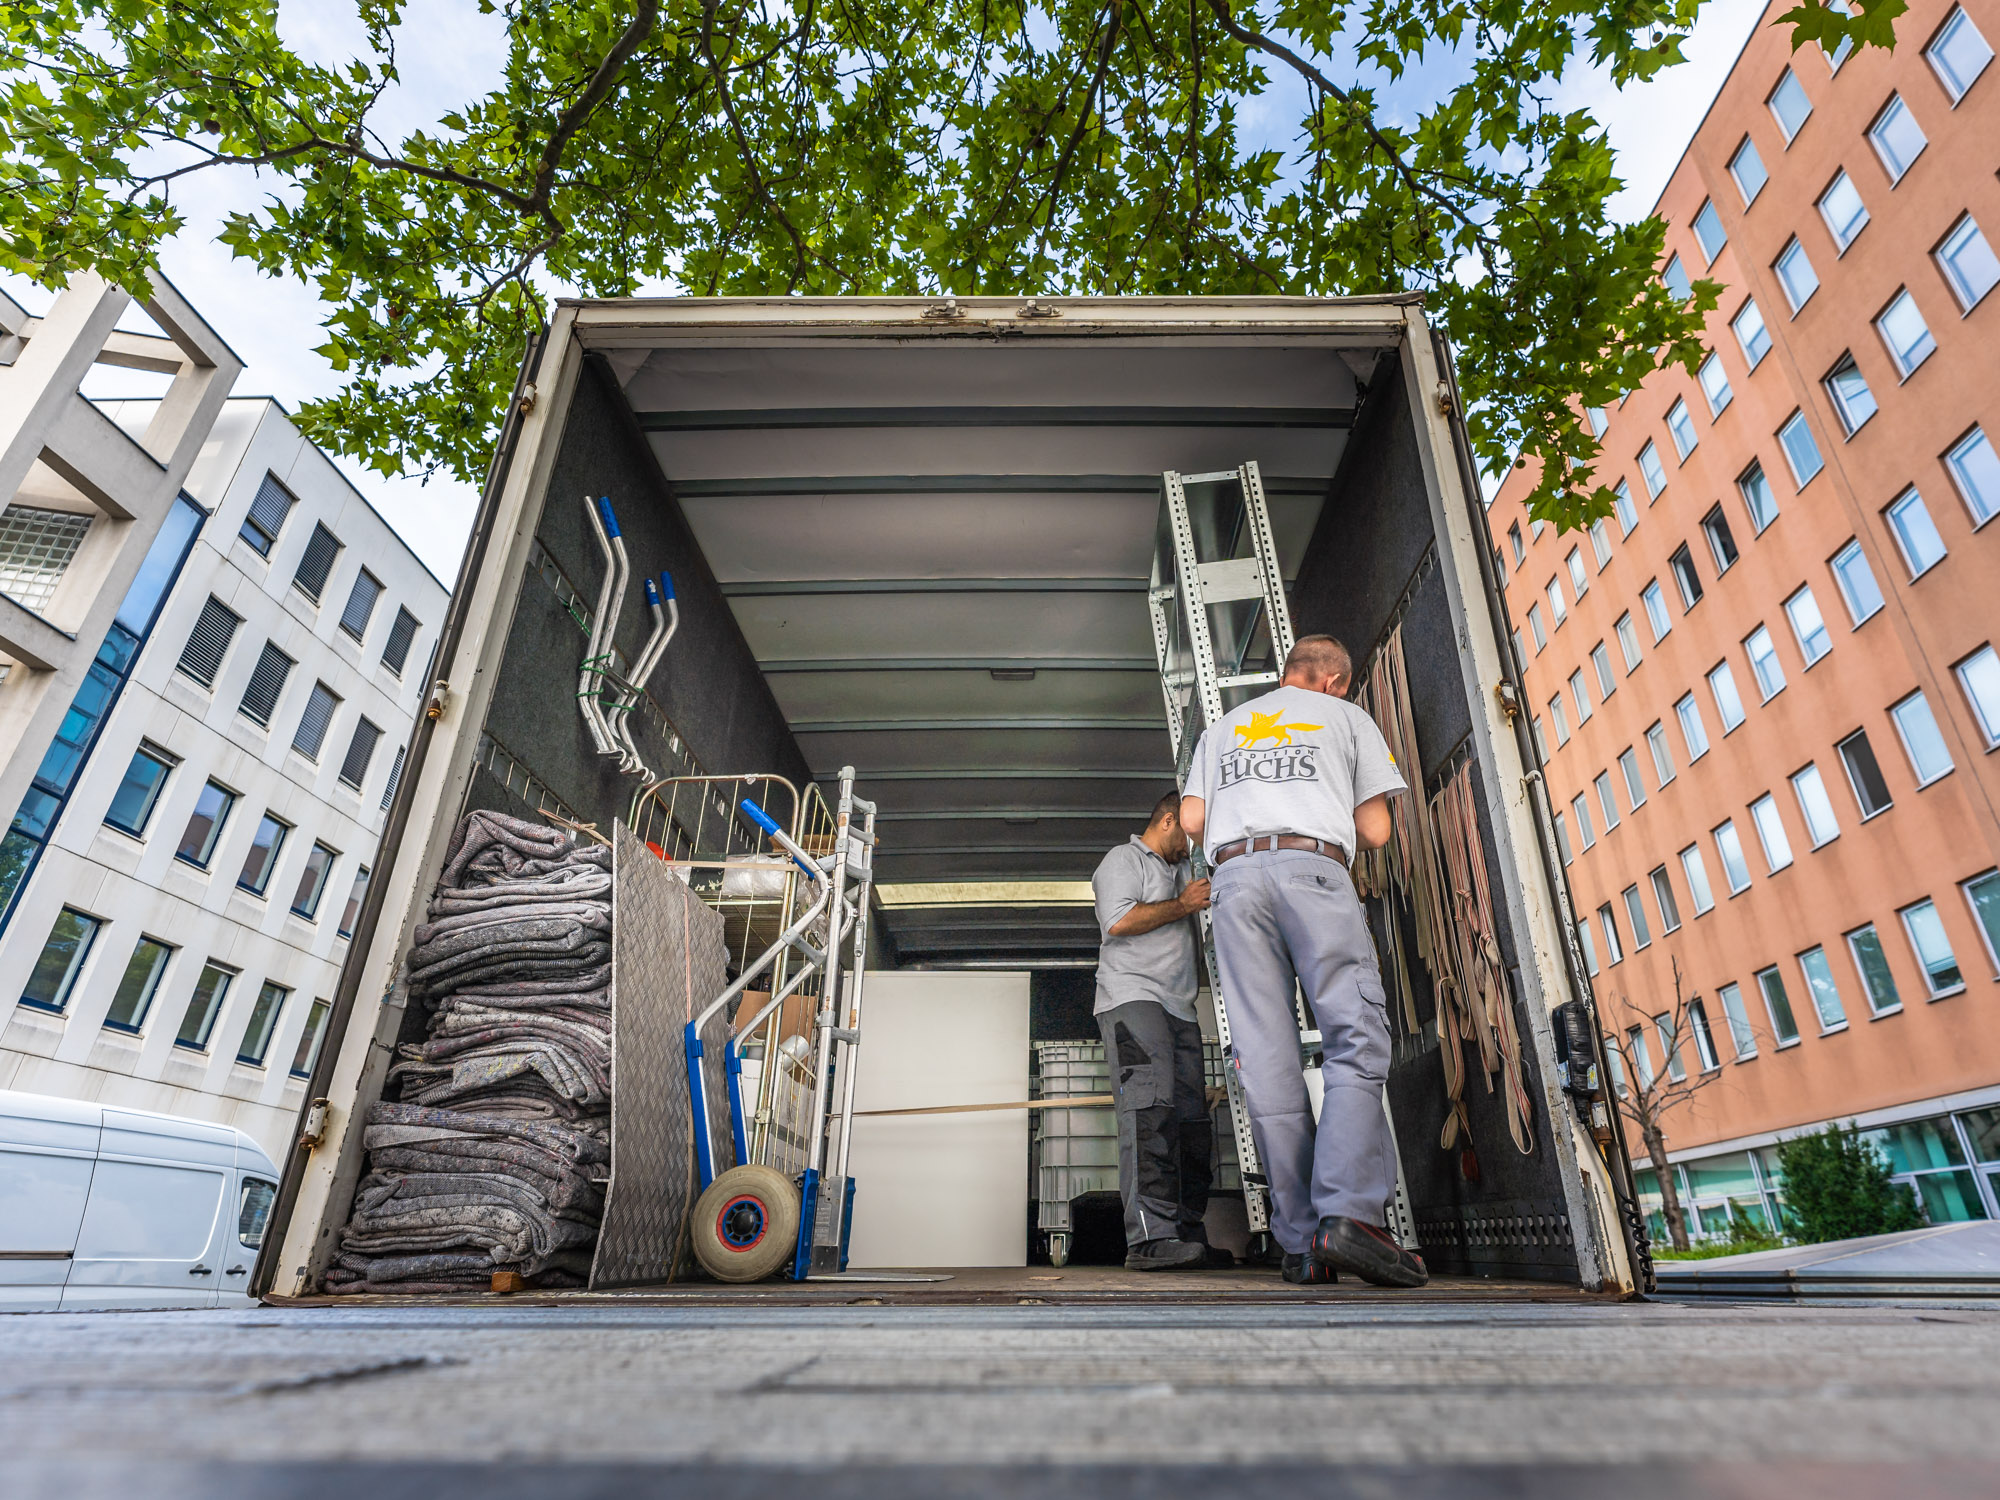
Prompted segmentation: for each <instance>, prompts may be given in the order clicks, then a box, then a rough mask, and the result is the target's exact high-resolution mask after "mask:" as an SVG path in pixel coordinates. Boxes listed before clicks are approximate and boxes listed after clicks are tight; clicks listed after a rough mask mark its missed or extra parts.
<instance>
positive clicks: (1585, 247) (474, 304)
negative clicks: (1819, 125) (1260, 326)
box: [0, 0, 1904, 524]
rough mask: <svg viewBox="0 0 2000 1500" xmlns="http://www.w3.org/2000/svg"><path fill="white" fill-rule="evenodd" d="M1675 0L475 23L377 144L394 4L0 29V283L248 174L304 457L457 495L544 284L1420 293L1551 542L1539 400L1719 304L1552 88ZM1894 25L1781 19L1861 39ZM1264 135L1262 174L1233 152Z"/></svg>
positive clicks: (86, 261)
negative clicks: (313, 397) (318, 59)
mask: <svg viewBox="0 0 2000 1500" xmlns="http://www.w3.org/2000/svg"><path fill="white" fill-rule="evenodd" d="M1701 4H1702V0H1332V3H1319V4H1313V3H1305V0H1256V3H1241V0H1039V3H1035V4H1023V3H1019V0H784V3H775V0H769V3H767V0H480V5H481V8H482V9H483V10H487V11H493V10H495V9H497V10H498V11H499V12H500V13H501V14H502V16H503V17H504V19H505V20H506V22H507V26H508V52H507V59H506V64H505V68H504V71H503V73H502V75H501V76H500V77H499V78H498V79H497V80H496V81H495V83H494V86H493V87H492V89H491V90H490V92H488V93H486V94H485V95H484V96H483V97H481V98H479V99H477V100H476V101H474V102H472V103H470V104H468V105H466V106H465V107H463V108H460V109H457V110H454V111H452V112H449V113H441V114H439V115H438V117H437V118H436V119H435V121H434V122H433V123H431V124H429V125H427V126H425V127H424V128H422V129H419V130H416V131H414V132H411V133H408V134H407V135H405V136H403V138H401V139H394V140H392V139H387V138H385V137H384V135H383V134H381V133H380V132H379V131H378V129H377V127H376V124H375V121H376V120H378V119H379V118H380V115H381V108H380V106H381V104H382V100H383V96H384V94H385V92H386V91H388V90H390V89H392V88H394V87H395V86H396V85H397V83H398V79H399V74H398V71H397V61H396V42H397V29H398V26H399V24H400V23H401V20H402V10H403V5H402V0H360V4H359V9H360V14H361V19H362V21H363V23H364V25H365V27H366V32H367V36H368V40H369V49H368V55H365V56H363V57H361V58H359V59H357V60H355V61H354V62H352V63H351V64H349V65H346V66H343V67H330V66H325V65H321V64H318V63H313V62H309V61H306V60H304V59H302V58H301V57H300V56H298V55H297V54H296V53H295V52H294V51H293V50H292V49H291V48H290V47H288V46H287V45H286V43H285V42H284V40H283V39H282V37H281V36H280V34H279V29H278V25H277V5H276V3H275V0H0V49H4V52H0V90H4V94H3V95H0V267H5V268H7V269H10V270H14V271H19V272H24V273H26V274H27V275H29V276H31V277H33V278H35V279H36V280H38V281H40V282H42V283H43V284H46V285H51V286H61V285H63V284H65V283H66V282H67V281H68V280H69V279H70V278H71V277H74V276H76V275H78V274H80V273H83V272H96V273H99V274H101V275H103V276H105V277H107V278H109V279H111V280H114V281H117V282H120V283H122V284H124V285H126V286H128V287H132V288H134V289H138V288H139V287H141V286H142V285H143V281H144V278H145V275H146V273H147V272H148V271H149V270H151V269H153V268H154V267H155V266H156V264H157V260H158V256H159V253H160V250H161V247H162V245H163V244H164V242H165V241H167V240H168V239H169V238H170V237H172V236H173V235H174V234H175V233H176V232H177V231H178V230H179V229H180V227H181V225H182V223H183V220H182V218H181V216H180V214H179V213H178V211H177V210H176V207H175V191H176V188H177V186H178V185H180V184H182V183H184V182H185V181H186V179H187V178H189V177H190V176H192V175H193V174H195V173H216V172H249V171H256V172H259V173H262V174H266V176H265V180H267V181H269V182H270V183H271V191H270V193H269V195H268V196H267V197H266V198H265V199H264V200H263V202H262V204H261V206H259V207H258V208H256V209H255V210H253V211H249V212H244V213H238V214H235V215H233V216H232V217H231V218H230V219H229V221H228V223H227V226H226V229H225V231H224V239H225V240H226V242H227V243H228V245H229V247H230V248H231V250H232V251H233V253H234V254H235V255H237V256H238V257H240V258H242V259H243V260H245V261H248V262H249V263H251V264H252V265H254V266H256V267H257V268H259V269H260V270H262V271H264V272H266V273H268V274H271V275H276V276H288V277H298V278H302V279H304V280H306V281H309V282H310V283H311V284H312V285H313V286H314V287H315V288H316V290H317V291H318V293H319V295H320V296H321V298H322V299H323V300H324V301H325V302H326V303H327V304H329V305H330V306H331V308H332V312H331V314H330V316H329V317H328V319H327V323H326V328H327V342H326V343H325V345H324V346H323V348H322V350H321V352H322V353H324V354H325V355H326V356H327V358H328V359H329V360H330V361H331V362H332V363H333V365H334V367H335V369H336V370H337V371H339V372H340V373H341V375H342V377H343V381H344V384H343V385H342V387H341V389H340V390H339V391H338V392H337V393H335V394H334V395H332V396H330V397H328V398H327V399H325V400H322V401H317V402H313V403H310V404H308V405H307V406H306V407H305V408H304V409H303V410H302V411H301V412H300V414H299V415H300V421H301V423H302V425H303V426H304V427H305V428H306V429H307V431H308V432H309V433H310V434H311V435H312V436H313V437H314V438H316V439H317V440H318V441H320V442H321V443H323V444H325V445H327V446H329V447H331V448H334V449H336V450H338V451H341V452H345V453H347V454H350V455H353V456H355V457H357V458H360V459H362V460H363V461H365V462H367V463H369V464H371V465H372V466H374V467H376V468H378V469H380V470H382V471H384V472H391V473H394V472H402V471H408V470H411V469H429V470H433V471H435V470H438V469H444V470H448V471H450V472H452V473H454V474H457V475H460V476H462V477H464V478H467V479H471V480H476V479H477V478H478V477H479V475H480V474H481V473H482V472H483V471H484V468H485V464H486V460H487V457H488V451H489V448H490V444H491V441H492V437H493V433H494V430H495V427H496V424H497V421H498V418H499V415H500V411H501V408H502V406H503V404H504V401H505V397H506V392H507V390H508V389H509V387H510V386H511V383H512V380H513V376H514V371H515V368H516V366H517V364H518V361H519V358H520V354H521V350H522V347H523V344H524V341H525V339H526V337H527V336H528V334H529V333H531V332H532V331H533V329H534V328H535V327H536V326H537V325H538V323H539V321H540V319H541V317H542V316H543V312H544V309H545V307H546V305H547V301H548V293H549V288H550V287H551V285H556V284H560V285H566V286H568V287H571V288H575V289H576V290H578V291H580V292H582V293H584V294H586V295H592V296H619V295H627V294H630V293H632V292H633V291H635V290H636V289H638V288H640V287H642V286H648V285H657V284H659V283H660V282H661V281H666V282H669V283H671V284H674V285H678V286H679V287H681V288H683V289H684V290H686V291H688V292H692V293H704V294H763V295H770V294H789V293H804V294H816V295H837V294H860V293H873V294H883V293H889V294H943V293H955V294H959V295H975V294H1002V295H1027V294H1039V295H1059V294H1075V293H1088V294H1109V293H1153V294H1173V293H1208V294H1236V293H1289V294H1320V295H1325V294H1358V293H1379V292H1400V291H1413V290H1414V291H1421V292H1423V293H1424V294H1425V296H1426V301H1427V305H1428V306H1429V308H1430V309H1431V313H1432V316H1433V317H1434V318H1435V319H1436V320H1437V321H1438V322H1439V323H1440V324H1441V325H1442V327H1443V328H1444V330H1445V331H1446V333H1447V334H1448V335H1449V337H1450V338H1451V339H1452V341H1453V343H1454V345H1455V347H1456V349H1457V352H1458V359H1459V372H1460V379H1461V384H1462V387H1463V389H1464V393H1465V396H1466V399H1467V401H1468V403H1469V404H1470V412H1469V421H1470V426H1471V431H1472V436H1473V440H1474V445H1475V447H1476V448H1477V450H1478V452H1479V456H1480V458H1481V460H1482V461H1483V462H1484V463H1486V464H1487V465H1488V466H1489V467H1491V468H1499V467H1501V466H1504V465H1505V464H1507V463H1509V462H1512V461H1513V460H1514V459H1515V458H1516V456H1517V455H1520V456H1522V457H1523V458H1524V459H1525V461H1527V462H1529V463H1536V462H1539V463H1540V464H1541V466H1542V478H1541V482H1540V485H1539V488H1538V489H1537V491H1536V492H1535V494H1534V496H1533V497H1532V501H1531V504H1532V507H1533V509H1534V511H1535V513H1536V514H1537V515H1540V516H1543V517H1546V518H1548V519H1551V520H1554V521H1557V522H1558V523H1562V524H1576V523H1577V522H1579V521H1581V520H1583V519H1586V518H1588V517H1590V516H1593V515H1597V514H1601V513H1603V511H1605V510H1606V509H1608V508H1609V503H1610V495H1609V492H1608V491H1607V490H1606V489H1605V488H1604V487H1603V486H1602V485H1600V484H1596V483H1594V481H1593V478H1592V475H1591V463H1592V460H1593V459H1594V457H1595V455H1596V451H1597V445H1596V440H1595V439H1594V438H1593V437H1591V435H1590V433H1589V432H1588V430H1587V429H1586V428H1585V427H1583V426H1582V425H1581V424H1580V423H1579V422H1578V421H1577V419H1576V409H1577V407H1578V406H1579V405H1603V404H1605V403H1607V402H1609V401H1611V400H1614V399H1616V398H1617V397H1618V396H1620V395H1622V394H1623V393H1624V392H1626V391H1628V390H1630V389H1631V388H1633V387H1634V386H1636V385H1638V384H1639V382H1640V381H1641V380H1642V379H1643V378H1644V377H1645V376H1646V375H1647V374H1648V373H1649V372H1651V371H1652V370H1654V369H1656V368H1659V367H1661V366H1663V365H1665V364H1668V363H1680V364H1683V365H1685V366H1686V367H1688V368H1689V369H1693V368H1694V365H1695V363H1696V362H1697V361H1698V359H1699V358H1700V349H1701V344H1700V338H1701V331H1702V314H1703V313H1705V312H1706V311H1708V310H1709V309H1711V308H1712V307H1713V306H1714V305H1715V300H1716V296H1717V293H1718V288H1717V287H1716V286H1715V285H1714V284H1712V283H1709V282H1696V283H1695V284H1694V288H1693V296H1692V297H1691V298H1690V299H1689V301H1687V302H1686V303H1685V304H1683V303H1681V302H1679V301H1678V300H1677V299H1676V297H1675V296H1674V294H1673V293H1671V292H1669V291H1668V290H1667V289H1666V288H1665V287H1663V286H1662V285H1661V284H1660V282H1659V280H1658V279H1657V271H1658V266H1659V262H1660V259H1661V256H1662V244H1663V233H1664V226H1663V225H1662V224H1661V223H1660V222H1659V221H1658V220H1657V219H1647V220H1644V221H1641V222H1639V223H1633V224H1619V223H1616V222H1614V221H1613V220H1612V218H1611V217H1610V213H1609V210H1608V203H1609V200H1610V198H1611V196H1612V194H1613V193H1614V192H1615V191H1616V190H1617V188H1618V186H1619V184H1618V181H1617V177H1616V173H1615V164H1614V161H1613V154H1612V151H1611V149H1610V147H1609V146H1608V145H1607V144H1606V142H1605V139H1604V135H1603V132H1602V130H1601V129H1600V127H1599V126H1598V125H1597V123H1596V122H1595V121H1594V120H1593V119H1592V118H1591V117H1590V115H1589V114H1588V113H1585V112H1580V111H1563V110H1561V109H1559V108H1557V107H1556V105H1555V104H1554V102H1553V99H1554V95H1555V93H1556V86H1557V84H1558V82H1559V81H1560V80H1561V78H1562V77H1563V76H1564V74H1565V72H1566V70H1572V69H1575V68H1578V67H1581V66H1583V65H1584V64H1586V63H1587V64H1591V65H1595V66H1599V67H1602V68H1604V69H1605V70H1606V71H1607V72H1608V74H1609V77H1610V79H1611V80H1612V81H1613V82H1614V83H1616V84H1620V85H1623V84H1626V83H1631V82H1635V81H1641V80H1645V79H1648V78H1651V77H1653V76H1654V75H1655V74H1657V73H1658V72H1659V71H1660V70H1661V69H1663V68H1666V67H1670V66H1672V65H1673V64H1675V63H1677V62H1678V61H1680V60H1681V46H1682V43H1683V41H1684V39H1685V38H1686V37H1687V35H1688V33H1689V31H1690V30H1691V28H1692V27H1693V25H1694V22H1695V19H1696V16H1697V14H1698V12H1699V10H1700V8H1701ZM1903 9H1904V0H1856V3H1854V4H1852V5H1849V4H1846V3H1843V0H1833V3H1832V6H1831V7H1829V6H1828V5H1826V4H1823V3H1821V0H1802V3H1801V4H1800V5H1799V7H1798V8H1797V9H1796V10H1794V11H1792V12H1790V13H1789V14H1787V15H1786V16H1785V17H1783V18H1781V23H1782V24H1790V25H1792V26H1793V27H1794V45H1795V46H1796V45H1799V44H1800V43H1801V42H1803V41H1804V40H1806V39H1807V38H1810V39H1812V40H1816V41H1818V42H1819V43H1820V44H1821V45H1823V46H1828V47H1831V46H1833V45H1835V44H1836V43H1837V42H1839V41H1840V40H1841V39H1842V38H1843V37H1846V38H1850V39H1852V40H1854V41H1856V42H1859V43H1860V44H1863V45H1888V44H1889V43H1890V42H1891V41H1892V40H1893V38H1892V37H1891V35H1890V27H1891V24H1892V23H1893V20H1894V18H1895V16H1896V15H1897V14H1898V13H1900V12H1901V11H1902V10H1903ZM1357 80H1365V81H1357ZM1412 89H1415V91H1417V92H1419V93H1421V94H1422V96H1423V97H1422V99H1421V101H1420V104H1419V106H1418V107H1412V106H1411V105H1410V104H1409V103H1408V101H1407V99H1405V98H1403V97H1402V96H1403V95H1404V94H1407V93H1409V92H1411V90H1412ZM1391 95H1393V96H1394V98H1393V99H1392V98H1391V97H1390V96H1391ZM1287 100H1298V101H1301V103H1300V104H1299V106H1298V108H1297V109H1296V110H1295V111H1294V113H1295V114H1296V115H1297V118H1296V121H1295V130H1294V132H1293V133H1292V134H1291V136H1290V138H1289V141H1288V143H1280V144H1276V145H1274V144H1271V143H1270V141H1269V140H1268V139H1267V138H1266V135H1265V133H1263V132H1261V131H1260V130H1259V129H1257V128H1255V127H1254V125H1253V123H1252V119H1251V117H1253V116H1256V115H1257V114H1258V111H1259V109H1260V107H1262V106H1264V105H1266V104H1270V103H1282V102H1284V101H1287Z"/></svg>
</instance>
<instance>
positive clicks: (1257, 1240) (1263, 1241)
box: [1243, 1231, 1284, 1266]
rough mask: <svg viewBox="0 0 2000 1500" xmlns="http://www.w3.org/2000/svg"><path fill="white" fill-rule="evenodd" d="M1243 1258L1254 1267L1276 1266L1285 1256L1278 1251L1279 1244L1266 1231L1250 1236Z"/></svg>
mask: <svg viewBox="0 0 2000 1500" xmlns="http://www.w3.org/2000/svg"><path fill="white" fill-rule="evenodd" d="M1243 1258H1244V1260H1246V1261H1248V1262H1249V1263H1250V1264H1251V1265H1253V1266H1275V1265H1276V1264H1278V1262H1279V1261H1281V1260H1283V1259H1284V1255H1283V1253H1282V1252H1280V1251H1279V1249H1278V1242H1277V1241H1276V1240H1275V1239H1273V1238H1272V1237H1271V1235H1270V1233H1269V1232H1268V1231H1266V1232H1264V1233H1260V1234H1253V1235H1251V1236H1250V1243H1249V1244H1248V1245H1247V1246H1246V1247H1245V1248H1244V1252H1243Z"/></svg>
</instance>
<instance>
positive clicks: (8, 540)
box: [0, 504, 94, 614]
mask: <svg viewBox="0 0 2000 1500" xmlns="http://www.w3.org/2000/svg"><path fill="white" fill-rule="evenodd" d="M93 519H94V517H91V516H87V515H84V516H80V515H75V514H72V513H71V512H69V511H66V510H46V509H44V508H42V507H41V506H38V505H19V504H16V505H9V506H8V507H7V508H6V509H5V510H0V594H5V595H6V596H7V597H8V598H10V599H12V600H13V601H14V602H15V603H16V604H18V605H20V606H21V608H23V609H26V610H32V611H33V612H34V613H36V614H40V613H41V612H42V611H43V610H45V609H47V608H48V607H49V601H50V600H52V599H54V598H55V596H56V589H57V587H58V586H59V585H60V584H61V583H62V581H63V575H64V574H66V573H67V572H69V565H70V563H71V562H72V561H73V560H74V559H75V557H76V551H77V548H79V547H81V546H82V545H83V538H84V534H85V533H86V532H88V531H89V530H90V523H91V521H92V520H93Z"/></svg>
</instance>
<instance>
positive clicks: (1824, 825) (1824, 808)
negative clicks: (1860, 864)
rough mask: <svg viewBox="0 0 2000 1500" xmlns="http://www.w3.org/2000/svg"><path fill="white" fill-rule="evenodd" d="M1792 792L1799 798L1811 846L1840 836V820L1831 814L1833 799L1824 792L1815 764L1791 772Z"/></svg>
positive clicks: (1824, 784) (1817, 846) (1819, 844)
mask: <svg viewBox="0 0 2000 1500" xmlns="http://www.w3.org/2000/svg"><path fill="white" fill-rule="evenodd" d="M1792 793H1793V795H1794V796H1796V797H1797V798H1798V799H1799V815H1800V816H1801V817H1803V818H1804V819H1805V820H1806V834H1807V836H1808V837H1810V838H1811V839H1812V845H1813V848H1815V849H1817V848H1819V847H1820V846H1821V845H1822V844H1828V843H1831V842H1832V841H1833V840H1835V839H1837V838H1839V837H1840V820H1839V819H1838V818H1836V817H1835V816H1834V815H1833V799H1832V798H1831V797H1829V796H1827V794H1826V782H1825V781H1824V780H1823V779H1822V778H1821V776H1820V774H1819V767H1818V766H1817V765H1808V766H1807V767H1806V768H1805V769H1804V770H1803V771H1795V772H1793V773H1792Z"/></svg>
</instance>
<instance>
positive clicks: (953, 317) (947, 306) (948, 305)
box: [924, 297, 965, 323]
mask: <svg viewBox="0 0 2000 1500" xmlns="http://www.w3.org/2000/svg"><path fill="white" fill-rule="evenodd" d="M964 316H965V309H964V308H962V307H960V306H959V305H958V298H956V297H947V298H945V299H944V301H942V302H938V303H934V304H932V305H931V306H929V307H927V308H925V309H924V321H925V322H926V323H956V322H958V321H959V320H960V319H961V318H963V317H964Z"/></svg>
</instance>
